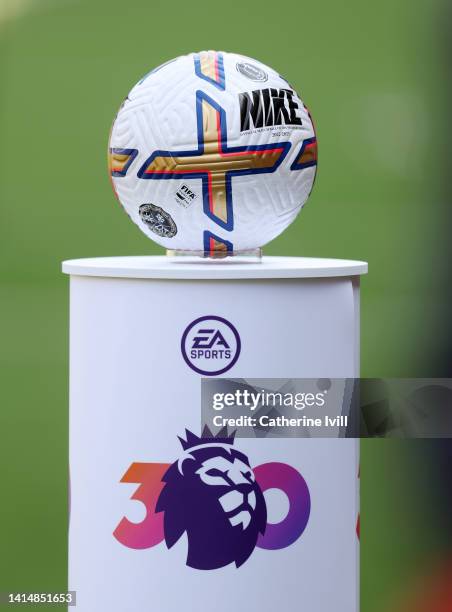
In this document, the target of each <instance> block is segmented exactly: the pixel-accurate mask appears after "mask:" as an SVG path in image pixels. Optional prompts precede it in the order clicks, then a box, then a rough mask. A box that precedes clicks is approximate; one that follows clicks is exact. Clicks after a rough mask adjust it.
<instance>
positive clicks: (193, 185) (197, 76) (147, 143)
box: [109, 51, 317, 254]
mask: <svg viewBox="0 0 452 612" xmlns="http://www.w3.org/2000/svg"><path fill="white" fill-rule="evenodd" d="M316 166H317V140H316V135H315V131H314V126H313V123H312V120H311V116H310V114H309V112H308V110H307V108H306V106H305V105H304V104H303V102H302V101H301V98H300V97H299V96H298V94H297V93H296V92H295V90H294V89H293V88H292V87H291V86H290V84H289V83H288V82H287V81H286V80H285V79H284V78H282V77H281V76H280V75H279V74H278V73H277V72H276V71H275V70H273V69H272V68H270V67H268V66H265V65H264V64H261V63H260V62H258V61H257V60H254V59H250V58H247V57H244V56H241V55H236V54H234V53H224V52H216V51H202V52H200V53H193V54H190V55H185V56H181V57H178V58H176V59H174V60H172V61H170V62H167V63H166V64H163V65H162V66H159V67H158V68H155V69H154V70H152V71H151V72H150V73H148V74H147V75H146V76H144V77H143V78H142V79H141V80H140V81H139V82H138V83H137V84H136V85H135V87H133V88H132V90H131V91H130V93H129V95H128V96H127V97H126V99H125V100H124V102H123V103H122V106H121V108H120V110H119V112H118V114H117V116H116V119H115V121H114V124H113V127H112V130H111V135H110V143H109V167H110V173H111V177H112V183H113V188H114V190H115V193H116V195H117V197H118V199H119V201H120V202H121V204H122V205H123V207H124V208H125V210H126V212H127V213H128V215H129V216H130V217H131V219H132V220H133V221H134V222H135V223H136V224H137V225H138V227H139V228H140V229H141V230H142V231H143V232H144V233H145V234H146V235H147V236H149V238H152V239H153V240H155V241H156V242H157V243H158V244H160V245H162V246H163V247H165V248H167V249H172V250H181V251H197V252H200V251H202V252H205V253H208V254H214V253H216V252H223V253H224V252H226V253H227V252H234V251H235V252H237V251H244V250H250V249H256V248H259V247H261V246H263V245H264V244H266V243H267V242H269V241H270V240H272V239H273V238H275V237H276V236H277V235H278V234H280V233H281V232H282V231H283V230H284V229H285V228H286V227H287V226H288V225H289V224H290V223H291V222H292V221H293V220H294V219H295V217H296V215H297V214H298V212H299V211H300V210H301V208H302V207H303V205H304V204H305V202H306V200H307V199H308V197H309V194H310V192H311V189H312V186H313V183H314V179H315V174H316Z"/></svg>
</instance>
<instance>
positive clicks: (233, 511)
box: [156, 428, 267, 570]
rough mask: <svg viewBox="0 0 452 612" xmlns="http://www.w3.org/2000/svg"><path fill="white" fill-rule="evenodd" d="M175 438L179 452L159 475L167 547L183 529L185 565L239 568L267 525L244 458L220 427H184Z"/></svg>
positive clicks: (262, 503)
mask: <svg viewBox="0 0 452 612" xmlns="http://www.w3.org/2000/svg"><path fill="white" fill-rule="evenodd" d="M186 438H187V439H186V440H183V439H182V438H179V440H180V441H181V444H182V448H183V451H184V452H183V454H182V455H181V457H180V458H179V459H178V460H177V461H175V462H174V463H173V464H172V465H171V466H170V467H169V468H168V470H167V472H166V473H165V475H164V476H163V479H162V480H163V482H164V483H165V486H164V487H163V489H162V492H161V493H160V497H159V499H158V501H157V505H156V512H164V513H165V516H164V533H165V541H166V545H167V546H168V548H171V547H172V546H173V545H174V544H175V543H176V542H177V541H178V540H179V538H180V537H181V536H182V535H183V534H184V533H186V534H187V539H188V555H187V565H188V566H190V567H193V568H195V569H202V570H208V569H217V568H219V567H224V566H225V565H229V564H230V563H233V562H234V563H235V565H236V566H237V567H239V566H240V565H242V564H243V563H245V561H246V560H247V559H248V557H249V556H250V555H251V553H252V552H253V550H254V548H255V546H256V542H257V538H258V536H259V534H260V533H261V534H263V533H264V531H265V527H266V524H267V508H266V505H265V499H264V496H263V494H262V491H261V489H260V487H259V485H258V484H257V482H256V480H255V478H254V473H253V470H252V469H251V467H250V462H249V460H248V457H247V456H246V455H244V454H243V453H241V452H240V451H238V450H237V449H235V448H234V447H233V444H234V438H233V437H228V435H227V431H225V430H222V431H220V432H219V434H218V435H217V436H216V437H214V436H213V435H212V434H211V432H210V431H209V430H208V429H207V428H205V429H204V431H203V434H202V436H201V437H200V438H199V437H198V436H196V435H194V434H193V433H191V432H190V431H188V430H186Z"/></svg>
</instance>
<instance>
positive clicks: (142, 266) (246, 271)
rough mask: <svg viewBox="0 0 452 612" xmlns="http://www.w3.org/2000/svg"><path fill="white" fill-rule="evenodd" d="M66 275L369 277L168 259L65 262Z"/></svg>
mask: <svg viewBox="0 0 452 612" xmlns="http://www.w3.org/2000/svg"><path fill="white" fill-rule="evenodd" d="M63 272H64V273H65V274H71V275H75V276H106V277H114V278H164V279H185V280H189V279H205V280H214V279H247V278H248V279H252V278H254V279H258V278H328V277H337V276H359V275H361V274H366V273H367V263H366V262H364V261H351V260H347V259H323V258H315V257H265V256H264V257H262V260H261V261H260V262H243V261H241V262H235V261H234V258H231V259H230V260H227V261H225V260H222V261H218V260H201V261H200V262H199V263H198V262H197V263H193V262H188V261H184V258H183V257H179V258H176V260H175V259H172V258H169V257H166V256H149V257H96V258H91V259H71V260H68V261H64V262H63Z"/></svg>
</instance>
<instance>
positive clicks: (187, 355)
mask: <svg viewBox="0 0 452 612" xmlns="http://www.w3.org/2000/svg"><path fill="white" fill-rule="evenodd" d="M240 350H241V340H240V335H239V332H238V331H237V329H236V328H235V327H234V325H233V324H232V323H231V322H230V321H228V320H227V319H224V318H223V317H219V316H216V315H207V316H204V317H199V318H198V319H195V320H194V321H192V322H191V323H190V324H189V325H188V326H187V327H186V329H185V331H184V333H183V334H182V339H181V351H182V356H183V358H184V360H185V363H186V364H187V365H188V367H189V368H191V369H192V370H194V371H195V372H197V373H198V374H202V375H203V376H217V375H219V374H223V373H224V372H227V371H228V370H230V369H231V368H232V367H233V365H234V364H235V363H236V362H237V360H238V358H239V356H240Z"/></svg>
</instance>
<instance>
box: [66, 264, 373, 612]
mask: <svg viewBox="0 0 452 612" xmlns="http://www.w3.org/2000/svg"><path fill="white" fill-rule="evenodd" d="M63 271H64V272H66V273H68V274H70V275H71V283H70V286H71V300H70V312H71V314H70V473H71V517H70V531H69V588H70V589H71V590H76V591H77V609H78V610H79V612H94V611H95V612H125V611H127V612H147V611H154V610H155V611H156V612H181V611H182V610H196V611H197V612H211V610H212V609H214V610H215V611H216V612H231V610H235V611H237V612H238V611H240V612H241V611H245V610H252V611H256V612H270V611H272V612H273V611H274V610H280V611H281V612H295V611H297V612H299V611H301V610H305V611H306V612H331V611H332V610H334V611H335V612H356V611H357V610H358V607H359V606H358V569H359V556H358V540H357V535H356V521H357V516H358V513H359V497H358V480H357V476H358V443H357V441H355V440H350V439H290V440H289V439H237V440H236V441H235V442H234V447H236V448H237V449H239V450H240V451H241V452H242V453H244V454H245V455H246V456H247V457H248V458H249V460H250V465H251V466H252V467H253V468H254V467H256V466H258V465H262V464H267V463H278V464H279V463H284V464H287V465H289V466H292V467H293V468H294V469H295V470H297V471H298V472H299V473H300V474H301V475H302V477H303V479H304V481H305V482H306V484H307V487H308V489H309V496H310V513H309V520H308V522H307V525H306V528H305V530H304V531H303V533H302V534H301V535H300V537H299V538H298V539H297V540H296V541H295V542H293V543H291V544H290V545H288V546H286V547H284V548H279V549H268V548H263V547H260V546H259V545H258V546H256V548H255V549H254V550H253V552H252V554H251V555H250V556H249V558H248V559H247V560H246V561H245V562H244V563H243V564H242V565H240V566H239V567H236V565H235V564H234V563H230V564H228V565H226V566H225V567H221V568H218V569H202V570H201V569H195V568H193V567H188V566H187V565H186V558H187V537H186V534H184V535H183V536H182V537H181V538H180V540H179V541H177V542H176V543H175V544H174V546H172V547H171V548H170V549H168V548H167V545H166V543H165V541H162V542H160V543H157V544H155V545H152V546H148V544H149V543H150V542H152V538H153V537H154V536H155V529H157V528H155V529H154V527H155V525H154V523H153V519H152V520H150V521H149V517H147V511H146V507H145V504H144V503H142V501H140V497H143V496H144V497H146V495H145V494H146V491H144V489H143V488H141V489H140V487H142V485H140V480H139V479H138V478H136V479H135V480H133V478H132V479H130V478H129V480H130V482H120V481H121V479H122V478H123V476H124V475H125V474H126V472H127V471H128V470H130V467H131V465H132V464H172V463H173V462H175V461H177V459H178V458H179V457H180V456H181V453H183V451H182V448H181V444H180V441H179V440H178V436H181V437H185V430H186V429H188V430H190V431H191V432H193V433H194V434H196V435H200V434H201V432H200V420H201V417H200V390H201V389H200V378H201V375H200V374H199V373H198V372H197V371H195V370H193V369H192V368H191V367H190V365H189V364H188V362H187V360H186V359H184V356H183V351H182V350H181V340H182V337H183V335H184V331H185V330H186V329H187V328H188V327H189V326H190V324H192V322H193V321H196V320H197V319H203V318H204V317H207V318H206V319H204V320H202V324H203V325H201V326H200V328H201V327H207V328H209V329H208V330H207V331H208V332H209V333H211V331H212V328H213V327H214V326H215V321H216V319H215V317H218V318H220V319H224V320H226V321H227V322H229V323H230V324H231V325H232V326H233V328H234V329H235V330H236V332H237V334H238V336H239V339H240V350H239V354H238V357H237V360H236V361H235V363H234V364H233V365H232V367H230V369H226V371H224V372H223V373H222V374H221V375H222V376H225V377H228V378H244V379H247V378H255V379H256V378H259V379H263V378H285V379H286V378H315V377H319V378H328V377H330V378H340V377H354V376H358V375H359V275H360V274H364V273H366V272H367V264H365V263H363V262H350V261H343V260H327V259H306V258H270V257H267V258H266V257H264V258H263V261H262V263H240V264H236V263H233V262H232V263H212V262H206V263H203V262H201V263H199V264H193V263H184V262H172V261H169V260H168V259H167V258H165V257H122V258H101V259H91V260H89V259H82V260H73V261H69V262H65V263H64V264H63ZM209 317H210V319H209ZM212 317H214V318H213V319H212ZM220 325H221V324H220ZM212 326H213V327H212ZM194 329H195V332H197V331H198V328H194ZM209 330H210V331H209ZM201 331H203V330H202V329H201ZM204 331H205V330H204ZM223 331H224V330H223ZM225 333H226V334H227V333H228V332H227V329H226V331H225ZM207 335H208V334H207ZM223 335H224V334H223ZM231 338H232V336H231ZM232 340H233V338H232ZM195 342H196V341H195ZM203 342H204V345H205V342H206V341H205V340H203V341H202V342H201V344H202V343H203ZM228 344H229V345H230V344H231V342H230V340H228ZM236 349H237V347H235V349H233V352H234V350H235V352H237V351H236ZM187 351H188V353H190V347H187ZM226 362H227V360H226ZM206 363H207V362H206ZM200 364H201V366H200V367H201V369H203V368H204V367H212V366H211V363H210V362H209V363H207V366H204V365H203V362H200ZM224 365H225V361H224V360H223V361H221V360H220V362H219V365H218V369H220V367H222V366H224ZM225 367H226V368H227V367H228V365H227V363H226V366H225ZM213 369H214V368H213ZM154 485H155V483H154ZM154 485H153V486H154ZM155 486H157V485H155ZM160 486H162V485H160ZM151 488H152V487H151ZM137 491H138V494H137V499H135V500H132V499H131V498H132V496H133V495H134V493H136V492H137ZM151 493H152V492H151ZM149 495H150V494H149ZM149 495H148V497H147V498H146V499H148V500H149V499H150V497H149ZM264 495H265V499H266V503H267V513H268V519H269V520H268V522H269V523H271V522H272V521H273V522H276V523H278V522H280V521H283V520H284V517H285V514H287V511H288V510H287V497H286V496H285V495H284V493H281V491H279V492H278V491H277V490H275V489H273V490H270V491H268V492H267V493H265V494H264ZM149 503H150V502H149ZM154 511H155V507H153V508H150V510H149V511H148V514H149V513H150V514H154ZM159 514H160V516H161V517H162V516H163V515H162V513H159ZM146 517H147V518H146ZM154 518H155V517H154ZM146 520H148V524H149V525H150V527H149V530H148V532H147V531H146V529H145V530H144V531H143V528H142V527H143V522H146ZM121 522H122V526H123V527H124V525H126V527H125V528H124V529H122V530H120V531H121V534H122V535H121V536H120V538H119V539H123V540H124V539H125V540H126V542H128V543H129V545H127V544H126V545H125V544H124V543H123V542H121V541H119V540H118V537H117V534H118V525H120V524H121ZM128 522H129V523H128ZM134 523H135V524H136V525H140V524H141V527H138V528H136V527H134V525H133V524H134ZM127 524H128V525H129V526H127ZM240 528H241V527H240V526H239V527H238V529H240ZM137 529H138V530H137ZM153 530H154V531H153ZM114 533H115V534H116V536H115V535H114ZM124 534H126V535H124ZM134 534H135V535H134ZM212 546H215V542H212Z"/></svg>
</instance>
